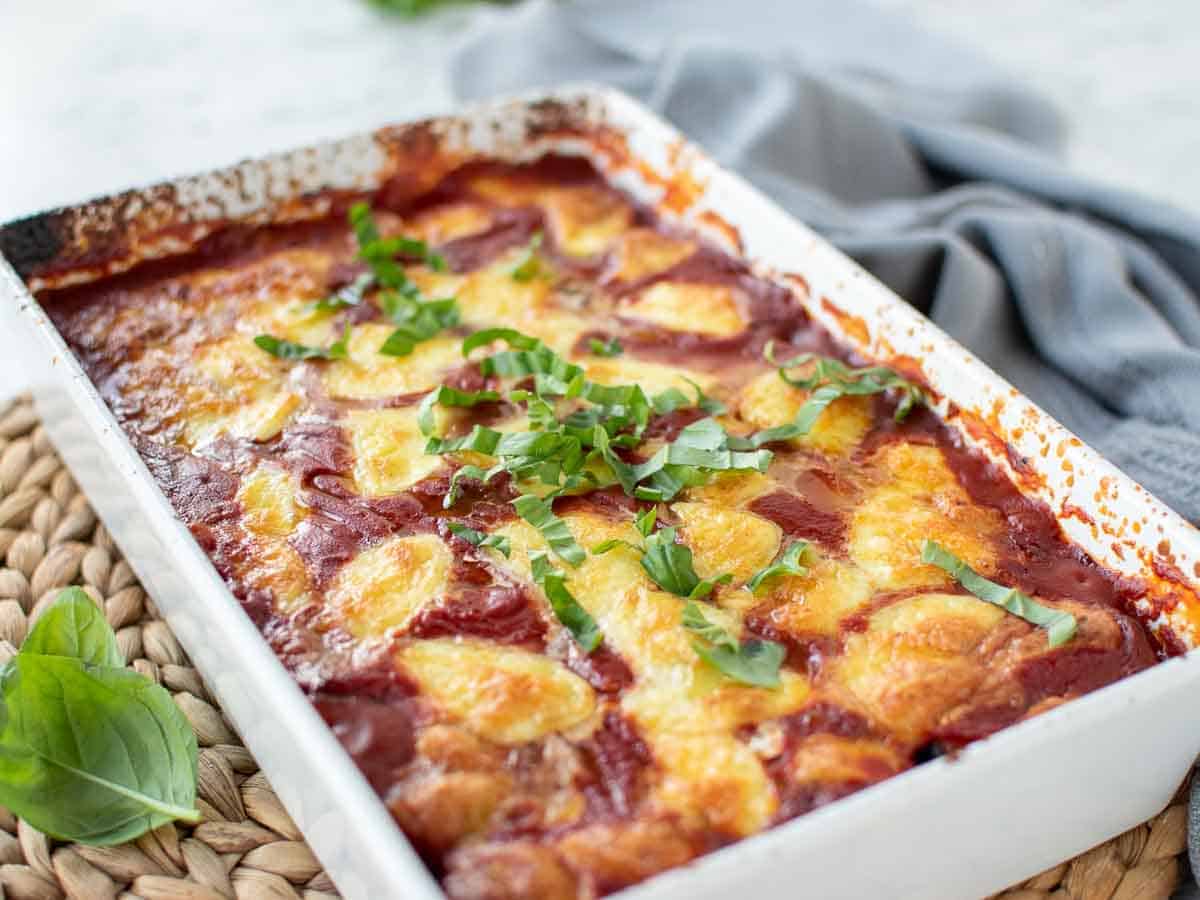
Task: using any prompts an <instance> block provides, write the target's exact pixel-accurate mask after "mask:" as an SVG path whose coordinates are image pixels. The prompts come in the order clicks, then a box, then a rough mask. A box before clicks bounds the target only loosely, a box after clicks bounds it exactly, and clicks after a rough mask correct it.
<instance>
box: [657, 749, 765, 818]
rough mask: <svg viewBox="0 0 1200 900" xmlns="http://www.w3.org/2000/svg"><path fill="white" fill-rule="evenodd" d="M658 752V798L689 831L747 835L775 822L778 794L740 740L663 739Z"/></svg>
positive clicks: (755, 758)
mask: <svg viewBox="0 0 1200 900" xmlns="http://www.w3.org/2000/svg"><path fill="white" fill-rule="evenodd" d="M654 753H655V758H656V759H657V760H658V763H659V765H660V766H662V769H663V779H662V781H661V783H660V784H659V785H658V787H657V789H656V791H655V799H656V801H657V802H658V803H661V804H662V805H663V807H664V808H665V809H667V810H669V811H670V812H673V813H675V814H676V815H678V816H680V817H681V818H682V819H683V821H684V824H685V827H691V828H695V829H698V830H710V829H715V830H717V831H718V832H721V833H725V834H736V835H740V836H744V835H747V834H752V833H754V832H755V831H759V830H761V829H763V828H765V827H766V826H767V825H768V824H770V821H771V816H772V815H774V813H775V810H776V808H777V806H778V801H777V800H776V797H775V791H774V789H773V787H772V785H771V781H770V779H769V778H768V777H767V774H766V772H765V771H764V770H763V766H762V763H761V762H760V761H759V759H758V757H757V756H755V755H754V752H753V751H752V750H751V749H750V748H749V747H747V746H746V745H745V744H744V743H742V742H741V741H738V740H736V739H734V738H732V737H727V736H724V735H715V734H714V735H707V736H697V735H686V736H662V737H659V738H658V739H657V740H655V741H654Z"/></svg>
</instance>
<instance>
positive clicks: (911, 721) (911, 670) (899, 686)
mask: <svg viewBox="0 0 1200 900" xmlns="http://www.w3.org/2000/svg"><path fill="white" fill-rule="evenodd" d="M1004 616H1005V613H1004V611H1003V610H1002V609H1000V608H999V607H997V606H993V605H992V604H990V603H985V602H984V601H982V600H978V599H976V598H975V597H971V596H969V595H965V594H921V595H918V596H916V597H912V598H910V599H908V600H901V601H899V602H897V603H893V604H891V605H889V606H886V607H884V608H883V609H882V610H880V611H879V612H877V613H875V614H874V615H873V616H871V619H870V623H869V625H868V628H867V630H866V631H865V632H863V633H856V634H851V635H850V636H849V637H848V638H847V639H846V645H845V650H844V653H843V655H842V657H841V658H840V659H839V660H838V662H837V666H836V678H837V680H838V682H839V683H841V684H842V685H844V686H845V687H846V688H848V689H849V690H850V691H851V693H853V694H854V695H855V697H857V698H858V700H859V701H860V702H861V703H862V704H863V706H864V707H866V709H867V710H869V711H870V713H871V715H872V716H873V717H875V718H877V719H878V720H880V721H884V722H887V723H888V726H889V728H890V729H891V730H892V732H893V733H895V734H896V735H898V736H899V737H900V738H901V739H903V740H911V741H917V740H919V739H920V738H921V737H922V735H924V734H926V733H927V732H928V730H929V729H930V728H932V727H933V726H934V725H935V724H936V722H937V720H938V718H939V717H940V716H941V715H942V714H943V713H945V712H946V711H948V710H950V709H952V708H953V707H955V706H957V705H958V704H959V703H961V702H962V701H963V700H965V699H966V698H968V697H969V696H970V695H971V693H972V691H973V690H974V689H975V687H976V686H977V685H978V684H979V683H980V682H981V681H982V679H983V674H984V671H985V670H984V668H983V666H982V665H981V664H980V663H979V662H978V661H974V660H972V659H971V658H970V654H971V651H972V650H973V649H974V648H975V647H977V646H978V645H979V644H980V642H981V641H982V640H983V639H984V638H985V637H986V636H987V633H988V632H989V631H990V630H991V629H992V628H994V627H996V625H998V624H999V623H1000V621H1001V620H1003V618H1004Z"/></svg>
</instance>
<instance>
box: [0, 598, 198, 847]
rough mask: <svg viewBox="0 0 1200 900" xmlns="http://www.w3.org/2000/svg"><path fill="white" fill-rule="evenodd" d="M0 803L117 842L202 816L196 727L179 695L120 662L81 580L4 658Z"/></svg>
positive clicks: (45, 823) (66, 829) (62, 830)
mask: <svg viewBox="0 0 1200 900" xmlns="http://www.w3.org/2000/svg"><path fill="white" fill-rule="evenodd" d="M0 694H2V696H3V716H2V717H0V722H2V725H0V803H3V804H4V805H5V806H6V807H8V808H9V809H11V810H12V811H13V812H15V813H16V814H17V815H19V816H20V817H21V818H23V819H25V820H26V821H27V822H29V824H31V825H32V826H33V827H35V828H37V829H38V830H39V831H43V832H46V833H47V834H49V835H51V836H53V837H55V838H58V839H60V840H65V841H78V842H80V843H85V844H94V845H101V846H104V845H111V844H120V843H124V842H125V841H129V840H132V839H134V838H136V837H139V836H140V835H142V834H144V833H145V832H147V831H150V830H151V829H153V828H157V827H158V826H160V825H163V824H165V823H167V822H170V821H173V820H175V819H182V820H184V821H187V822H196V821H198V820H199V818H200V814H199V813H198V812H197V811H196V809H195V799H196V737H195V734H194V733H193V732H192V729H191V727H190V726H189V725H188V722H187V720H186V719H185V718H184V717H183V714H182V713H181V712H180V711H179V709H178V707H176V706H175V703H174V701H173V700H172V699H171V695H170V694H168V693H167V692H166V691H165V690H164V689H163V688H161V687H159V686H158V685H156V684H154V683H153V682H152V681H149V680H148V679H146V678H144V677H143V676H141V675H139V674H138V673H136V672H134V671H132V670H130V669H126V668H124V660H122V659H121V654H120V651H119V650H118V648H117V642H116V636H115V635H114V634H113V631H112V629H111V628H110V627H109V625H108V623H107V622H106V621H105V620H104V616H103V614H102V613H101V612H100V611H99V610H98V609H97V608H96V605H95V604H94V603H93V602H92V600H91V598H90V597H88V595H87V594H85V593H84V592H83V591H82V590H80V589H79V588H68V589H67V590H65V591H63V592H62V593H60V594H59V596H58V599H57V600H56V601H55V602H54V604H53V605H52V606H51V607H50V608H49V609H47V610H46V612H45V613H43V615H42V616H41V617H40V618H39V619H38V621H37V623H36V624H35V625H34V627H33V629H32V631H30V633H29V636H28V637H27V638H26V639H25V642H24V644H23V645H22V646H21V651H20V652H19V653H18V654H17V655H16V656H15V657H13V659H12V660H10V661H9V662H8V663H7V664H6V665H5V666H4V667H3V669H0Z"/></svg>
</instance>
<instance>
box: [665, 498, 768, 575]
mask: <svg viewBox="0 0 1200 900" xmlns="http://www.w3.org/2000/svg"><path fill="white" fill-rule="evenodd" d="M672 509H673V510H674V511H675V514H676V515H677V516H678V517H679V521H680V524H681V525H682V536H683V538H684V540H685V542H686V543H687V545H688V546H689V547H691V549H692V555H693V562H694V564H695V568H696V574H697V575H699V576H700V577H701V578H716V577H717V576H719V575H722V574H724V573H725V572H728V573H730V574H731V575H733V580H734V581H735V582H744V581H749V580H750V579H751V578H752V577H753V576H754V574H755V573H756V572H758V570H759V569H762V568H764V567H765V566H768V565H770V564H771V562H772V561H773V560H774V559H775V555H776V554H777V553H778V552H779V544H780V538H781V537H782V532H781V531H780V529H779V526H778V525H776V524H775V523H774V522H769V521H767V520H766V519H764V518H762V517H761V516H756V515H753V514H752V513H748V512H740V511H738V510H730V509H723V508H721V507H719V506H714V505H712V504H709V503H676V504H675V505H674V506H672Z"/></svg>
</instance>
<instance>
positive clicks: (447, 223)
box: [405, 200, 493, 246]
mask: <svg viewBox="0 0 1200 900" xmlns="http://www.w3.org/2000/svg"><path fill="white" fill-rule="evenodd" d="M492 222H493V214H492V211H491V209H489V208H488V207H487V206H485V205H483V204H482V203H472V202H470V201H466V200H464V201H459V202H457V203H445V204H442V205H440V206H436V207H434V208H433V209H429V210H426V211H424V212H422V213H421V214H420V215H418V216H417V217H416V218H414V219H413V220H412V221H410V222H409V223H407V226H406V228H405V231H406V232H407V233H408V234H410V235H412V236H414V237H419V238H421V239H422V240H424V241H428V242H429V243H430V244H432V245H434V246H437V245H439V244H447V243H449V242H450V241H454V240H457V239H458V238H463V237H468V236H470V235H472V234H479V233H481V232H484V231H487V230H488V228H490V227H491V225H492Z"/></svg>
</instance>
